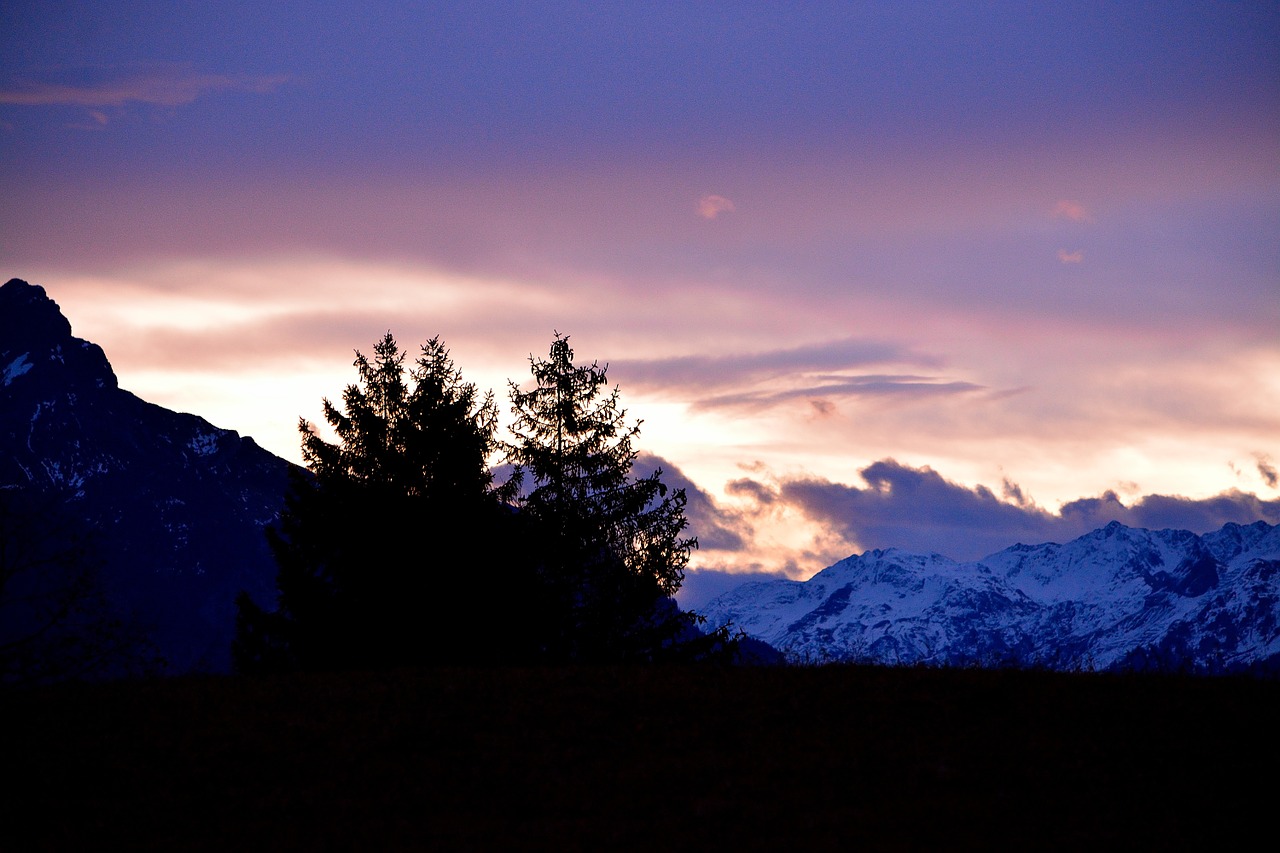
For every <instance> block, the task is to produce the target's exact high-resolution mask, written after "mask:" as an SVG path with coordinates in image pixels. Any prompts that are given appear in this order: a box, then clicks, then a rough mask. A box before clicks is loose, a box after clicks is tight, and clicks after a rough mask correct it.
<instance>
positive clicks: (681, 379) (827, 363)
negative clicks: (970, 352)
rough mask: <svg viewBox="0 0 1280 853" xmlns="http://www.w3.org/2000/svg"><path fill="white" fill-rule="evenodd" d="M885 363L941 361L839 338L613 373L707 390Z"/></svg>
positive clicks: (641, 363) (632, 366)
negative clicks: (785, 347)
mask: <svg viewBox="0 0 1280 853" xmlns="http://www.w3.org/2000/svg"><path fill="white" fill-rule="evenodd" d="M885 364H910V365H914V366H918V367H934V368H936V367H940V366H941V364H942V359H940V358H938V357H937V356H934V355H930V354H928V353H923V352H920V351H918V350H916V349H914V348H912V347H910V346H907V345H904V344H901V343H897V342H893V341H883V340H875V339H870V338H842V339H839V340H832V341H822V342H820V343H816V344H807V345H805V346H800V347H789V348H787V349H776V350H765V351H761V352H749V353H731V354H726V355H716V356H704V355H690V356H677V357H675V358H658V359H645V360H640V359H635V360H627V361H623V362H619V363H618V364H617V369H618V371H619V372H620V373H622V374H625V375H626V377H627V383H628V385H639V386H647V387H664V388H673V387H675V388H683V389H686V390H696V389H702V390H711V389H717V388H729V387H734V386H740V385H742V384H744V383H755V382H760V381H763V380H767V379H771V378H778V377H785V376H791V375H799V374H811V373H824V374H831V373H835V372H836V371H841V370H849V369H852V368H859V367H867V366H870V365H885Z"/></svg>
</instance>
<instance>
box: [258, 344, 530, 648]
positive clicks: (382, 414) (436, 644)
mask: <svg viewBox="0 0 1280 853" xmlns="http://www.w3.org/2000/svg"><path fill="white" fill-rule="evenodd" d="M404 360H405V354H404V353H403V352H401V351H400V349H399V347H398V346H397V344H396V341H395V339H394V338H393V337H392V335H391V333H390V332H388V333H387V334H386V335H385V336H384V337H383V338H382V340H381V341H379V342H378V343H377V344H375V346H374V354H373V358H372V359H369V358H366V357H365V356H364V355H363V354H361V353H360V352H357V353H356V359H355V367H356V369H357V371H358V374H359V382H358V383H357V384H353V385H349V386H348V387H347V388H346V390H345V392H344V393H343V400H342V401H343V406H342V407H341V408H340V407H338V406H336V405H334V404H332V403H331V402H330V401H329V400H327V399H326V400H324V401H323V410H324V416H325V420H326V421H327V422H328V423H329V425H330V427H331V428H332V429H333V432H334V433H335V434H336V436H337V438H338V441H337V442H333V443H331V442H328V441H326V440H325V439H324V438H323V437H322V436H321V435H320V434H319V433H318V432H317V431H316V430H315V429H314V428H312V426H311V425H310V424H308V423H307V422H306V421H305V420H302V421H300V423H299V430H300V432H301V434H302V454H303V459H304V461H305V462H306V465H307V469H308V473H307V474H306V475H303V476H299V477H298V478H297V479H296V482H295V483H294V485H293V488H292V490H291V492H290V494H289V496H288V497H287V500H286V505H285V509H284V512H283V514H282V518H281V519H280V522H279V524H278V526H277V527H275V528H273V529H271V530H269V531H268V536H269V538H270V543H271V547H272V551H273V553H274V555H275V557H276V562H277V565H278V575H277V587H278V591H279V602H278V604H279V606H278V609H277V610H276V611H275V612H273V613H268V612H264V611H263V610H262V609H260V608H258V607H257V606H255V605H254V604H253V602H252V601H250V600H249V599H248V597H247V596H243V595H242V596H241V598H240V601H239V614H238V619H237V637H236V643H235V647H234V652H235V659H236V663H237V666H238V667H239V668H240V669H242V670H264V669H266V670H271V669H294V668H300V669H333V668H378V667H386V666H397V665H415V664H424V663H457V662H470V661H476V660H483V661H492V660H498V659H507V658H509V657H512V656H513V654H514V652H513V651H512V649H511V646H510V644H511V643H512V642H516V641H518V637H517V636H516V635H518V634H519V633H521V628H522V626H521V625H520V617H519V610H518V608H517V607H516V604H517V601H516V597H517V596H519V595H521V590H522V584H521V582H520V576H519V575H518V569H519V566H520V562H519V561H517V560H515V559H514V555H513V554H512V553H510V552H508V551H507V550H506V546H507V545H511V546H512V547H514V537H513V536H512V535H511V529H512V525H513V523H514V522H513V519H512V513H511V511H510V509H509V508H508V507H507V506H506V504H505V503H504V500H503V498H504V493H503V492H502V491H501V490H500V489H495V488H494V486H493V482H492V477H491V474H490V472H489V461H490V456H491V455H492V453H493V452H494V451H495V449H496V448H497V444H496V440H495V438H494V430H495V427H496V423H497V417H496V412H497V409H496V406H495V404H494V401H493V397H492V395H488V396H486V397H484V398H480V397H479V396H478V395H477V392H476V389H475V386H474V385H472V384H470V383H467V382H464V381H463V380H462V376H461V374H460V373H459V371H458V370H457V369H456V368H455V367H454V364H453V362H452V360H451V359H450V357H449V353H448V350H447V349H446V348H445V346H444V344H443V343H441V341H440V339H439V338H433V339H432V340H430V341H428V342H427V343H426V344H425V345H423V347H422V350H421V354H420V356H419V357H418V359H417V361H416V362H415V363H414V364H413V366H412V368H411V369H410V370H408V371H407V372H406V369H405V366H404ZM477 565H481V566H484V567H485V568H487V569H488V570H489V571H490V572H491V573H497V575H496V576H494V577H492V578H491V580H493V581H494V583H493V587H494V589H492V590H491V591H489V592H490V594H489V602H488V605H489V607H488V609H489V611H490V616H491V617H494V618H493V619H492V620H491V623H490V624H491V625H494V626H495V627H493V628H490V629H487V630H486V632H485V633H483V634H482V633H481V632H480V631H479V630H477V629H476V628H475V627H474V626H472V625H469V624H467V623H466V622H464V621H463V620H464V614H465V613H466V612H467V609H466V608H464V607H461V606H460V599H462V598H464V597H467V596H468V595H470V594H471V593H472V592H473V590H472V589H471V588H470V587H469V586H468V584H470V583H474V581H472V580H470V579H469V578H468V574H467V569H468V568H471V567H475V566H477Z"/></svg>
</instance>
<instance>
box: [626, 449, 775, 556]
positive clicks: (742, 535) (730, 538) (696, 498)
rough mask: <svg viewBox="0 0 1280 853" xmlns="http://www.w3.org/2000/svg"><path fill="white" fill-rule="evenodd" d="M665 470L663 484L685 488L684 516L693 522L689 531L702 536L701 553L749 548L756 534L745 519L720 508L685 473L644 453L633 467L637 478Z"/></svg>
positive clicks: (663, 460) (700, 542) (675, 487)
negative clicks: (750, 541) (751, 539)
mask: <svg viewBox="0 0 1280 853" xmlns="http://www.w3.org/2000/svg"><path fill="white" fill-rule="evenodd" d="M659 468H661V469H662V482H664V483H666V484H667V485H668V486H670V487H671V488H673V489H684V493H685V498H686V499H687V501H688V502H687V503H686V504H685V508H684V514H685V517H686V518H688V519H689V530H688V532H689V533H691V534H692V535H694V536H697V537H698V549H699V550H701V551H741V550H743V549H744V548H745V547H746V544H747V540H748V539H750V537H751V535H752V533H753V531H752V529H751V526H750V525H749V524H748V523H747V522H746V520H745V519H743V518H741V517H740V516H739V515H737V514H736V513H733V512H731V511H728V510H725V509H722V508H720V507H719V506H717V505H716V502H715V501H714V500H712V498H711V496H710V495H709V494H707V493H706V492H704V491H703V490H702V489H700V488H699V487H698V486H697V484H695V483H694V482H693V481H692V480H690V479H689V478H688V477H686V476H685V475H684V473H683V472H682V471H681V470H680V469H679V468H677V467H676V466H675V465H672V464H671V463H670V462H668V461H667V460H665V459H662V458H661V457H658V456H654V455H653V454H652V453H641V454H640V456H639V457H637V458H636V461H635V464H634V465H632V468H631V472H632V474H634V475H635V476H637V477H647V476H649V475H650V474H652V473H653V472H654V471H656V470H658V469H659Z"/></svg>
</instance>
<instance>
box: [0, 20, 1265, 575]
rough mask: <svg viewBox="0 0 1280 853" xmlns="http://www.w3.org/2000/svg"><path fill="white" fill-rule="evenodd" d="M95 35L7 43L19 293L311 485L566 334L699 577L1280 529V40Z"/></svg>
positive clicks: (801, 28)
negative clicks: (387, 391)
mask: <svg viewBox="0 0 1280 853" xmlns="http://www.w3.org/2000/svg"><path fill="white" fill-rule="evenodd" d="M85 6H86V4H72V3H23V2H16V3H8V4H5V6H4V7H3V10H2V11H0V57H3V58H2V59H0V165H2V166H3V171H2V172H0V175H2V176H3V177H2V179H0V180H2V181H3V183H2V184H0V272H2V274H3V278H8V277H10V276H16V277H20V278H25V279H27V280H29V281H31V282H33V283H36V284H41V285H43V286H44V287H45V288H46V289H47V290H48V292H49V293H50V295H51V296H52V297H53V298H54V299H55V300H57V301H58V302H59V303H60V304H61V306H62V308H63V310H64V313H66V315H67V316H68V318H69V319H70V320H71V323H72V326H73V329H74V330H75V333H76V334H77V335H79V336H81V337H86V338H89V339H91V340H94V341H95V342H97V343H100V344H101V345H102V346H103V347H104V348H105V349H106V351H107V354H108V356H109V357H110V358H111V359H112V362H113V364H114V366H115V368H116V371H117V373H118V374H119V375H120V378H121V384H122V385H123V386H124V387H126V388H129V389H130V390H133V391H135V392H136V393H139V394H140V395H141V396H143V397H145V398H147V399H150V400H153V401H155V402H158V403H161V404H162V405H166V406H169V407H172V408H178V409H183V410H187V411H194V412H196V413H198V414H201V415H203V416H205V417H207V418H209V419H210V420H212V421H213V422H214V423H217V424H218V425H220V426H225V427H230V428H234V429H237V430H239V431H240V432H242V433H247V434H250V435H253V436H255V437H256V438H257V439H258V440H259V441H260V442H261V443H262V444H264V445H266V446H267V447H269V448H271V449H272V450H274V451H276V452H277V453H280V454H282V455H286V456H289V457H291V458H297V456H298V451H297V440H296V435H295V434H294V432H293V426H294V423H295V421H296V419H297V417H298V416H299V415H303V416H306V417H308V418H310V419H319V412H320V407H319V401H320V398H321V397H322V396H330V397H334V398H336V397H338V396H339V394H340V392H341V388H342V386H343V385H344V384H346V383H347V382H349V381H351V380H352V379H353V377H354V373H353V370H352V368H351V366H350V362H351V358H352V350H353V349H356V348H360V349H362V350H365V351H368V350H369V349H370V348H371V347H372V344H373V342H374V340H376V339H377V337H379V336H380V334H381V333H382V332H384V331H385V330H387V329H388V328H389V329H391V330H392V331H393V332H394V333H395V334H396V336H397V337H398V338H399V339H400V341H401V342H402V343H403V344H405V345H407V346H410V347H413V346H415V345H416V344H417V343H419V342H421V341H424V340H426V339H428V338H430V337H432V336H434V335H437V334H438V335H441V336H442V337H443V339H444V340H445V341H446V343H447V344H448V345H449V346H450V347H451V349H452V351H453V355H454V358H455V360H456V361H457V363H458V365H459V367H460V368H461V369H462V370H463V373H464V375H466V376H467V378H469V379H471V380H472V381H474V382H476V383H477V384H478V385H480V386H481V387H483V388H493V389H495V390H496V391H497V392H498V393H499V394H500V395H501V394H502V393H503V389H504V387H505V380H506V379H507V378H513V379H522V378H523V377H524V376H525V375H526V373H527V370H526V368H527V358H528V356H529V354H530V353H538V354H545V352H546V349H547V346H548V345H549V343H550V340H551V336H552V331H553V330H559V331H561V332H566V333H569V334H571V335H572V337H573V343H574V346H575V348H576V350H577V351H578V353H579V355H580V356H582V357H584V358H586V359H587V360H593V359H598V360H600V361H602V362H606V361H607V362H609V364H610V376H611V378H612V379H613V380H614V381H616V382H617V383H618V384H620V385H621V387H622V391H623V398H624V400H625V401H626V402H627V403H628V405H629V406H630V409H631V412H632V414H633V415H635V416H636V417H638V418H643V419H644V422H645V423H644V428H643V439H644V443H645V449H646V450H647V451H649V452H652V453H653V454H656V455H657V456H658V457H660V458H661V459H663V460H665V465H666V468H667V470H668V471H669V472H670V473H671V476H673V477H678V478H679V479H680V480H681V481H682V482H687V483H688V485H689V487H690V488H691V489H692V490H693V492H692V493H693V494H694V495H695V497H696V500H695V501H694V502H693V504H692V505H691V514H692V515H693V517H694V519H695V522H696V523H697V526H698V529H697V530H696V531H695V532H697V533H698V534H699V535H700V536H701V538H702V540H703V548H702V549H701V550H700V551H699V552H698V554H697V556H696V558H695V562H696V563H697V565H699V566H702V567H705V568H708V569H716V568H720V569H734V570H757V571H784V572H787V573H789V574H791V575H792V576H805V575H807V574H809V573H811V572H813V571H815V570H816V569H818V568H821V567H823V566H825V565H827V564H828V563H830V562H833V561H834V560H836V559H838V558H840V557H843V556H847V555H848V554H849V553H851V552H853V551H855V550H862V549H865V548H871V547H885V546H890V545H900V546H905V547H911V548H915V549H921V550H938V551H941V552H944V553H949V554H951V555H952V556H956V557H961V558H964V557H977V556H981V555H982V554H984V553H987V552H989V551H993V550H996V549H998V548H999V547H1003V546H1004V545H1007V544H1012V542H1014V541H1018V540H1020V539H1021V540H1028V539H1032V540H1036V541H1042V540H1044V539H1055V538H1056V539H1063V538H1069V537H1070V536H1072V535H1075V534H1076V533H1077V532H1083V530H1084V529H1086V526H1087V525H1093V524H1095V522H1101V523H1105V521H1107V520H1110V519H1111V518H1119V519H1120V520H1122V521H1126V522H1131V523H1138V524H1143V525H1144V526H1189V527H1191V528H1193V529H1196V530H1197V532H1202V531H1201V528H1203V529H1206V530H1207V529H1209V527H1212V526H1216V525H1218V524H1220V523H1222V521H1225V520H1237V521H1248V520H1254V519H1257V518H1265V519H1267V520H1270V521H1272V522H1275V521H1280V503H1278V502H1280V490H1278V489H1277V476H1276V468H1277V466H1278V465H1280V439H1278V438H1277V437H1278V436H1280V333H1278V332H1277V329H1278V328H1280V50H1277V49H1276V45H1277V44H1280V7H1278V6H1277V5H1276V4H1211V3H1194V4H1192V3H1186V4H1183V3H1165V4H1127V3H1125V4H1098V3H1087V4H1086V3H1070V2H1066V3H1061V2H1060V3H1052V4H1042V5H1033V4H1026V3H995V4H975V3H969V2H963V3H918V4H913V3H906V4H904V3H897V2H895V3H884V4H877V3H857V4H851V3H831V4H823V3H807V4H801V5H800V6H799V7H798V8H797V9H795V10H793V9H791V8H789V7H787V6H784V5H783V4H776V3H770V4H764V3H761V4H751V3H733V4H729V3H712V4H708V3H681V4H645V3H628V4H589V3H568V4H531V3H530V4H520V3H515V4H513V3H482V2H468V3H459V4H443V3H427V4H389V5H388V7H387V8H382V9H379V8H373V9H372V10H371V9H370V8H369V6H368V4H354V3H351V4H347V3H322V2H319V3H318V2H309V3H296V4H294V3H272V4H240V3H229V4H214V5H211V6H210V8H208V9H204V8H189V9H183V10H182V11H181V12H176V11H174V9H173V4H170V3H116V4H102V8H97V7H94V6H89V7H88V8H86V7H85ZM410 6H411V7H412V8H406V7H410ZM707 577H711V575H707Z"/></svg>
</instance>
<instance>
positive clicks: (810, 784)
mask: <svg viewBox="0 0 1280 853" xmlns="http://www.w3.org/2000/svg"><path fill="white" fill-rule="evenodd" d="M0 698H2V699H3V702H4V705H5V716H6V718H7V720H8V725H9V732H10V742H11V745H10V747H9V749H8V750H7V751H6V752H7V755H6V761H5V770H6V773H7V775H8V776H9V782H10V786H11V787H12V788H15V789H16V791H17V792H18V793H17V795H16V796H14V795H10V796H9V797H8V798H6V799H5V800H4V801H3V802H4V804H3V807H2V808H0V813H2V818H3V821H4V826H5V833H6V836H7V841H9V842H12V843H14V847H13V848H11V849H24V850H40V849H66V850H81V849H90V848H97V849H102V848H105V847H110V846H124V847H126V848H129V849H164V850H173V849H209V850H227V849H245V848H256V849H370V850H373V849H467V850H475V849H548V850H574V849H578V850H609V849H637V850H657V849H701V850H717V849H735V850H744V849H745V850H781V849H842V850H843V849H857V848H859V847H867V846H869V847H873V848H884V847H892V848H920V849H936V848H939V847H942V848H949V849H954V848H956V847H983V848H988V849H989V848H992V847H996V848H1009V847H1016V848H1035V849H1045V848H1050V849H1052V848H1061V849H1075V850H1078V849H1082V848H1087V847H1088V846H1100V847H1102V848H1117V847H1120V846H1122V845H1123V846H1126V847H1128V846H1137V847H1139V848H1142V849H1155V848H1159V847H1164V846H1166V845H1172V844H1173V843H1174V842H1178V846H1185V845H1187V844H1188V843H1194V842H1198V841H1199V842H1209V841H1215V842H1229V841H1231V840H1233V839H1238V838H1241V837H1243V836H1245V835H1248V834H1250V832H1251V831H1252V830H1257V829H1259V828H1261V827H1263V826H1264V825H1265V823H1266V822H1269V820H1270V818H1269V817H1268V815H1269V814H1270V810H1271V806H1272V805H1273V803H1272V802H1271V801H1272V799H1273V797H1272V795H1273V793H1274V787H1273V785H1272V784H1271V783H1270V782H1268V781H1265V780H1269V779H1273V778H1274V771H1275V768H1276V753H1277V749H1276V746H1275V739H1274V722H1275V712H1276V709H1277V708H1280V682H1275V681H1257V680H1247V679H1225V678H1224V679H1208V678H1187V677H1174V676H1123V677H1122V676H1110V675H1106V676H1104V675H1064V674H1049V673H1028V672H1021V673H1019V672H1001V671H954V670H953V671H943V670H925V669H896V670H895V669H879V668H855V667H826V668H740V669H724V670H708V669H694V668H689V669H681V668H652V669H616V668H595V669H592V668H581V669H567V670H487V671H460V670H457V671H455V670H441V671H419V672H398V673H387V674H377V675H374V674H353V675H337V676H334V675H329V676H324V675H310V676H290V677H275V678H243V677H200V678H196V677H191V678H183V679H174V680H156V681H144V682H116V683H105V684H97V685H85V684H66V685H61V686H55V687H48V688H40V689H36V690H29V691H22V692H10V693H8V694H5V695H3V697H0ZM15 833H16V834H15Z"/></svg>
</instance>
